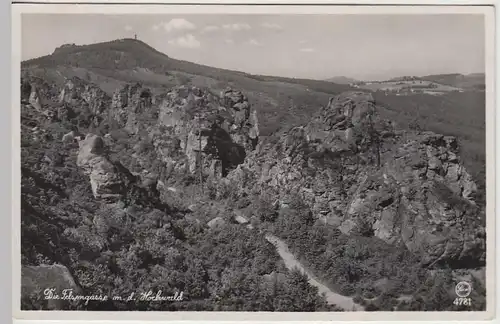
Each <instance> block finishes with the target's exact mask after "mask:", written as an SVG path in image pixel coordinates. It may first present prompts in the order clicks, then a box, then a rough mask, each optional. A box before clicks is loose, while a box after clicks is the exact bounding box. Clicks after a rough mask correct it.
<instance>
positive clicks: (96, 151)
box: [77, 134, 126, 201]
mask: <svg viewBox="0 0 500 324" xmlns="http://www.w3.org/2000/svg"><path fill="white" fill-rule="evenodd" d="M79 145H80V150H79V152H78V158H77V165H78V166H79V167H81V168H82V169H83V170H84V173H85V174H86V175H88V176H89V177H90V184H91V186H92V192H93V194H94V197H95V198H98V199H105V200H111V201H113V200H117V199H120V198H121V197H122V196H123V193H124V191H125V190H126V187H125V184H124V180H123V178H122V176H121V175H120V172H119V170H118V169H117V168H116V166H115V165H113V163H111V162H110V161H109V159H108V158H107V157H106V154H105V145H104V141H103V139H102V138H101V137H100V136H97V135H94V134H88V135H87V136H86V137H85V139H84V140H82V141H80V143H79Z"/></svg>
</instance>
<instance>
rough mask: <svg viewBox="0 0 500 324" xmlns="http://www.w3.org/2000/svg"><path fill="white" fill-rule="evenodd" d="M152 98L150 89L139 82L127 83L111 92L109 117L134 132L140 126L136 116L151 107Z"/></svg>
mask: <svg viewBox="0 0 500 324" xmlns="http://www.w3.org/2000/svg"><path fill="white" fill-rule="evenodd" d="M152 99H153V98H152V94H151V91H150V90H149V89H148V88H144V87H142V85H141V84H139V83H137V84H135V85H128V84H127V85H125V86H124V87H122V88H121V89H119V90H117V91H116V92H115V93H114V94H113V99H112V102H111V109H110V112H109V114H110V117H111V119H113V120H114V121H116V122H117V123H118V125H119V126H120V127H123V128H124V129H126V130H127V131H128V132H129V133H132V134H135V133H137V132H138V131H139V128H140V126H141V125H140V124H139V123H138V120H137V116H138V115H140V114H142V113H144V112H145V111H146V110H147V109H150V108H151V105H152Z"/></svg>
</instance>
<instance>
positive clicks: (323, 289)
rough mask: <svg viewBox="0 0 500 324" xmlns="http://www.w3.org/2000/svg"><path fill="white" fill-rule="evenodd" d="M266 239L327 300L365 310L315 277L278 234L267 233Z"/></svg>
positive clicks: (338, 304)
mask: <svg viewBox="0 0 500 324" xmlns="http://www.w3.org/2000/svg"><path fill="white" fill-rule="evenodd" d="M266 240H267V241H268V242H270V243H271V244H273V245H274V246H275V247H276V249H277V251H278V253H279V255H280V256H281V258H282V259H283V261H284V262H285V265H286V267H287V268H288V269H290V270H291V269H293V268H298V269H299V270H300V271H301V272H302V273H305V274H306V275H307V277H308V278H309V283H310V284H311V285H313V286H315V287H318V292H319V293H320V294H322V293H325V295H326V300H327V302H328V304H330V305H336V306H337V307H340V308H342V309H344V310H345V311H363V310H364V307H363V306H361V305H359V304H356V303H355V302H354V301H353V300H352V298H350V297H346V296H342V295H339V294H337V293H335V292H333V291H331V290H330V289H329V288H328V287H327V286H325V285H323V284H322V283H321V282H319V281H318V280H317V279H315V278H314V275H313V274H312V273H310V272H309V271H307V270H306V269H305V268H304V266H303V265H302V264H301V263H300V262H299V261H298V260H297V259H296V258H295V256H294V255H293V254H292V253H291V252H290V251H289V250H288V246H287V245H286V244H285V242H283V241H281V240H280V239H279V238H277V237H276V236H273V235H270V234H267V235H266Z"/></svg>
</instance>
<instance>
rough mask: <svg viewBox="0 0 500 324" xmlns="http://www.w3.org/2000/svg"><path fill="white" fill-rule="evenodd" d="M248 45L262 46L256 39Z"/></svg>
mask: <svg viewBox="0 0 500 324" xmlns="http://www.w3.org/2000/svg"><path fill="white" fill-rule="evenodd" d="M248 44H250V45H253V46H262V44H261V43H260V42H259V41H258V40H256V39H251V40H249V41H248Z"/></svg>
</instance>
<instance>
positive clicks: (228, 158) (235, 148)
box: [149, 86, 259, 177]
mask: <svg viewBox="0 0 500 324" xmlns="http://www.w3.org/2000/svg"><path fill="white" fill-rule="evenodd" d="M157 101H160V100H157ZM158 109H159V112H158V114H159V115H158V123H157V125H155V126H154V127H151V128H150V129H149V134H150V137H151V138H152V142H153V145H154V147H155V148H156V150H157V152H158V154H159V156H160V157H161V158H162V160H163V162H164V163H166V164H167V166H168V169H170V170H172V171H180V172H190V173H193V174H198V173H203V174H205V175H207V174H211V175H212V176H215V177H224V176H225V175H226V174H227V173H228V171H229V170H231V169H234V168H235V167H236V166H237V165H239V164H241V163H243V161H244V159H245V157H246V156H247V154H249V153H250V152H251V151H252V150H253V149H254V148H255V146H256V144H257V141H258V136H259V131H258V123H257V116H256V114H255V112H251V110H250V105H249V103H248V100H247V98H246V97H245V96H244V95H243V94H242V93H241V92H240V91H234V90H231V89H227V90H225V91H223V92H222V93H221V94H220V95H216V94H213V93H211V92H209V91H208V90H207V89H199V88H195V87H184V86H181V87H177V88H174V89H172V90H171V91H170V92H168V93H167V94H166V95H165V96H163V98H162V100H161V102H159V108H158Z"/></svg>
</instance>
